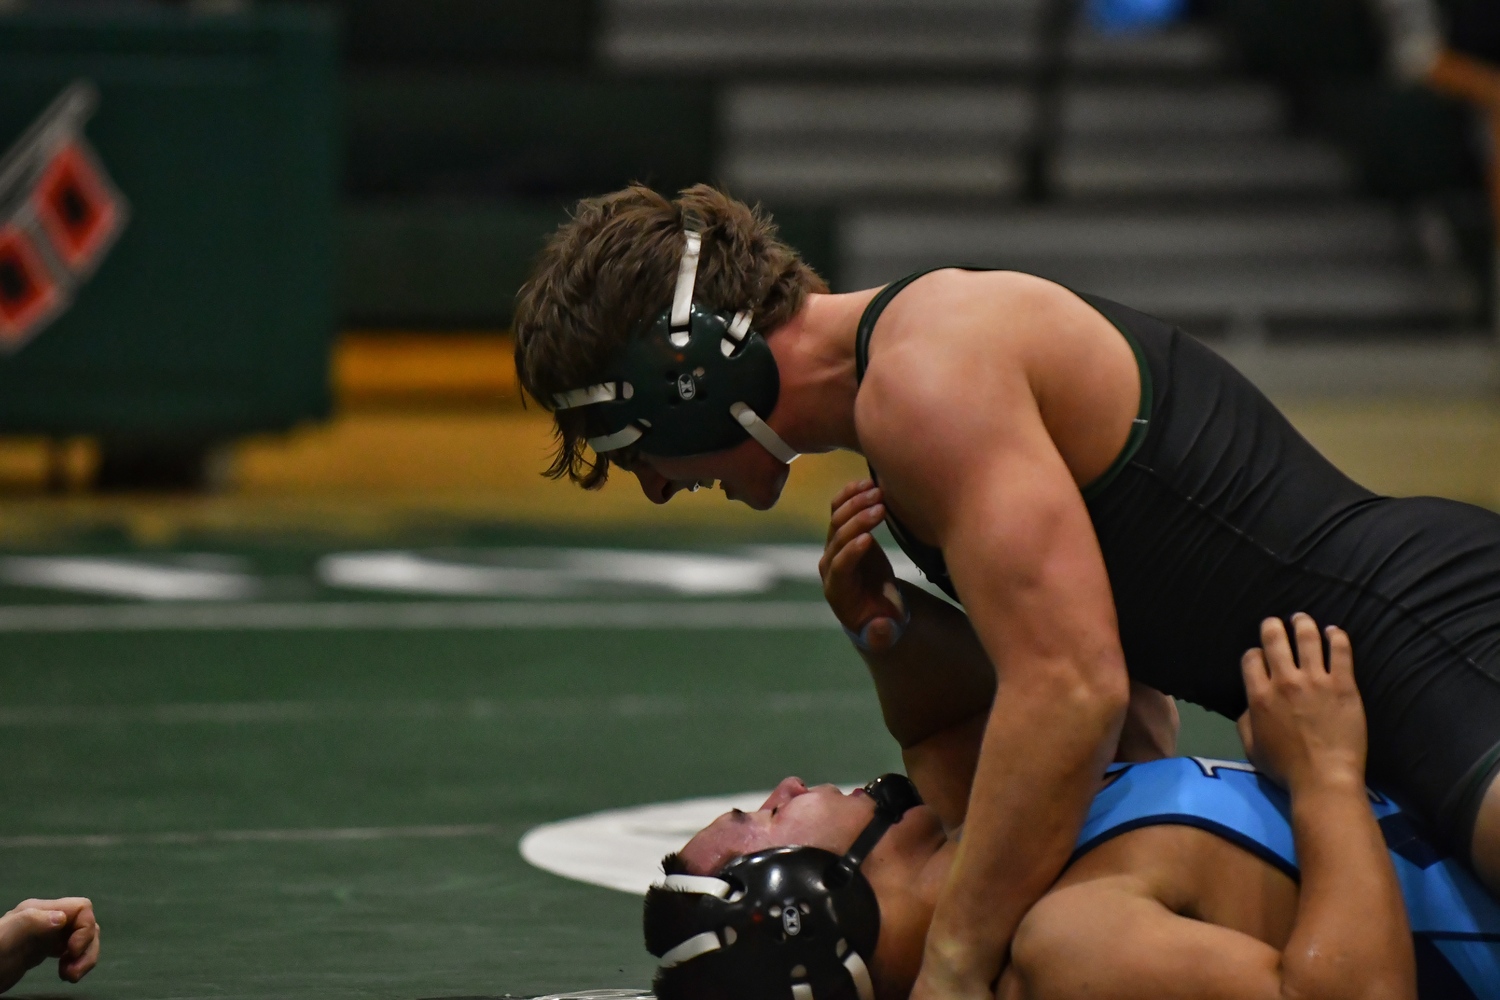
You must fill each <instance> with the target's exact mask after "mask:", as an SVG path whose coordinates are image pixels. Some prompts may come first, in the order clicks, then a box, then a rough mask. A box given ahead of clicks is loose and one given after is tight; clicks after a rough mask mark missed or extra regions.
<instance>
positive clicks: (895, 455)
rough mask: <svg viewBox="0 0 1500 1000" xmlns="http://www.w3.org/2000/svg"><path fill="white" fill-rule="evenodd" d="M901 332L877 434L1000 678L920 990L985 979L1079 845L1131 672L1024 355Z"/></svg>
mask: <svg viewBox="0 0 1500 1000" xmlns="http://www.w3.org/2000/svg"><path fill="white" fill-rule="evenodd" d="M910 344H911V342H909V341H908V342H907V345H910ZM902 346H903V345H901V344H900V343H898V344H897V346H896V348H895V349H894V350H893V351H892V354H893V355H894V356H893V357H891V358H890V360H889V362H888V364H889V367H887V368H886V369H885V371H886V372H887V373H890V374H888V375H886V376H884V377H877V371H876V366H875V365H872V368H871V372H870V376H868V377H867V380H866V384H865V385H866V388H865V389H864V390H862V392H861V400H860V406H861V411H862V415H861V418H860V421H861V422H860V427H861V442H862V443H863V444H864V445H865V447H866V450H867V454H869V455H870V457H871V458H872V460H873V462H874V463H875V465H876V466H877V467H878V468H880V469H881V472H882V476H883V478H884V480H885V485H886V490H887V493H888V494H889V495H890V496H891V497H892V498H893V500H894V498H899V500H900V507H899V510H898V513H900V514H901V515H902V518H903V520H904V521H906V522H907V523H909V524H912V523H913V522H914V521H915V525H914V526H916V527H917V528H918V530H921V531H924V532H925V533H926V534H927V535H928V536H929V537H935V538H936V539H937V540H938V541H939V542H940V543H941V545H942V548H943V552H944V555H945V558H946V559H947V562H948V568H949V571H950V573H951V575H952V578H953V580H954V583H955V585H956V587H957V589H958V591H959V593H960V594H961V595H962V596H963V598H964V605H965V608H966V609H967V611H968V614H969V619H970V621H971V623H972V625H973V628H974V630H975V632H976V634H977V635H978V637H979V639H980V641H981V643H982V645H983V647H984V649H985V651H986V653H987V654H988V656H989V659H990V661H991V662H992V663H993V664H994V666H995V673H996V678H997V683H998V688H997V694H996V697H995V700H994V704H993V707H992V708H991V710H990V714H989V718H988V722H987V725H986V727H985V733H984V739H983V743H982V745H981V749H980V753H979V757H978V762H977V769H976V772H975V780H974V785H973V790H972V792H971V795H970V799H969V807H968V814H967V824H966V827H965V836H964V840H963V843H962V845H961V846H960V849H959V852H958V856H957V860H956V863H955V865H954V867H953V871H952V874H951V876H950V878H949V881H948V883H947V885H946V887H945V889H944V891H943V893H942V896H941V897H940V900H939V903H938V907H937V911H936V913H935V915H934V918H933V922H932V926H931V930H930V932H929V934H928V938H927V948H926V953H925V957H924V960H923V972H922V977H921V978H920V979H919V981H918V987H917V991H916V994H915V995H917V996H919V997H920V996H923V995H927V996H930V995H934V994H935V993H938V992H941V993H945V994H948V995H950V996H957V995H965V996H978V995H980V994H981V993H982V992H986V991H987V990H988V988H989V984H990V983H991V982H993V980H994V977H995V976H996V975H997V974H998V972H999V970H1000V966H1001V962H1002V960H1003V958H1004V955H1005V951H1006V948H1007V947H1008V945H1009V942H1010V937H1011V935H1012V933H1014V931H1015V928H1016V925H1017V924H1018V923H1019V921H1020V918H1021V916H1022V914H1024V913H1025V912H1026V910H1027V909H1028V908H1029V907H1030V906H1031V904H1032V903H1033V902H1035V901H1036V900H1037V899H1038V898H1039V897H1040V896H1041V894H1042V893H1043V892H1044V891H1045V890H1046V889H1047V887H1048V886H1049V885H1050V884H1051V883H1052V881H1053V880H1054V879H1055V878H1056V877H1057V875H1058V873H1059V872H1060V871H1061V870H1062V866H1063V864H1064V863H1065V862H1066V860H1067V857H1068V854H1069V852H1070V851H1071V849H1072V846H1073V843H1074V839H1075V838H1076V836H1077V833H1078V830H1079V828H1080V827H1081V825H1082V822H1083V816H1084V813H1085V811H1086V809H1087V806H1088V803H1089V801H1090V798H1091V797H1092V794H1093V792H1094V789H1095V787H1096V783H1097V782H1098V781H1099V779H1100V776H1101V775H1102V773H1103V769H1104V766H1105V764H1106V763H1107V762H1108V761H1109V759H1110V758H1111V756H1112V755H1113V753H1114V750H1115V746H1116V741H1117V739H1118V737H1119V733H1120V727H1121V723H1122V720H1123V718H1124V713H1125V708H1126V703H1127V700H1128V678H1127V676H1126V673H1125V667H1124V660H1123V656H1122V654H1121V651H1120V647H1119V639H1118V635H1117V632H1116V624H1115V617H1114V606H1113V601H1112V595H1111V593H1110V588H1109V581H1108V577H1107V575H1106V573H1105V569H1104V564H1103V559H1102V556H1101V555H1100V552H1099V548H1098V543H1097V542H1096V540H1095V538H1094V534H1093V527H1092V524H1091V523H1090V521H1089V517H1088V512H1087V510H1086V509H1085V507H1084V504H1083V500H1082V497H1081V496H1080V494H1079V491H1078V487H1077V484H1076V482H1075V481H1074V479H1073V476H1072V473H1071V471H1070V469H1069V468H1068V466H1067V465H1066V463H1065V462H1064V460H1063V458H1062V456H1061V455H1060V454H1059V453H1058V450H1057V448H1056V446H1055V445H1054V444H1053V442H1052V439H1051V437H1050V435H1049V432H1048V430H1047V428H1046V426H1045V425H1044V422H1043V420H1042V416H1041V411H1040V407H1039V404H1038V402H1037V399H1036V397H1035V394H1034V393H1033V391H1032V389H1031V387H1030V384H1029V383H1028V381H1027V375H1026V372H1025V367H1024V365H1023V364H1020V363H1012V364H1003V363H998V364H997V363H996V362H995V359H994V358H992V357H985V358H975V357H967V356H965V355H964V353H963V351H962V350H960V351H958V352H956V353H955V354H954V355H953V356H950V357H946V358H943V359H940V360H937V361H934V360H933V359H932V358H931V357H930V356H928V354H926V353H924V352H922V351H921V350H920V349H919V347H920V345H918V347H910V346H908V348H907V349H908V350H912V351H915V352H916V355H915V356H912V357H906V356H903V354H902ZM888 380H889V381H888ZM955 387H962V391H963V399H964V400H965V402H963V403H962V404H961V405H956V404H955V397H954V389H955ZM867 392H868V393H870V396H869V397H866V395H865V393H867ZM867 398H868V400H869V409H868V411H865V409H864V408H865V407H866V400H867ZM977 400H982V401H983V403H982V405H978V404H977V403H975V402H974V401H977ZM975 442H982V446H976V444H975ZM912 511H919V512H921V513H922V514H923V517H922V518H920V519H913V518H911V517H908V516H907V514H908V513H909V512H912Z"/></svg>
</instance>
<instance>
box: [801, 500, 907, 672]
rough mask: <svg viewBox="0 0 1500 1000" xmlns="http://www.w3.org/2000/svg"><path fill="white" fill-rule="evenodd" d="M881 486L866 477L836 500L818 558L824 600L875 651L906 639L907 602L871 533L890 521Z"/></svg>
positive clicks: (839, 618) (844, 623) (845, 624)
mask: <svg viewBox="0 0 1500 1000" xmlns="http://www.w3.org/2000/svg"><path fill="white" fill-rule="evenodd" d="M881 501H882V497H881V493H880V487H878V486H876V485H875V483H874V481H872V480H869V479H862V480H859V481H857V482H853V483H850V484H849V485H847V486H845V487H844V488H843V489H842V490H840V491H839V492H838V495H837V496H835V497H834V498H833V504H832V516H831V517H830V519H829V522H828V541H827V543H826V544H825V545H824V547H823V557H822V558H821V559H820V560H818V574H819V575H820V576H821V577H822V578H823V596H824V597H825V598H826V599H827V601H828V606H829V607H830V608H832V609H833V613H834V615H835V616H837V617H838V620H839V621H840V622H842V623H843V625H844V627H845V628H847V629H849V630H850V631H851V632H857V633H860V634H861V635H862V636H863V637H864V641H865V642H866V644H867V645H868V646H869V647H870V650H871V651H872V652H882V651H884V650H887V649H889V648H890V647H891V646H892V645H894V643H895V641H896V639H898V638H899V637H900V631H901V629H900V622H901V620H902V619H904V618H905V617H906V603H905V601H904V600H903V599H902V597H901V591H900V590H899V589H898V588H897V587H896V574H895V573H894V572H892V570H891V561H890V560H889V559H887V558H886V556H885V552H883V551H882V550H881V548H880V543H879V542H877V541H875V536H874V535H872V534H870V532H872V531H874V530H875V528H876V527H878V526H879V525H880V523H881V522H882V521H884V520H885V504H884V503H882V502H881Z"/></svg>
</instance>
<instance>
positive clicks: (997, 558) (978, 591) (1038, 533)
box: [943, 421, 1118, 673]
mask: <svg viewBox="0 0 1500 1000" xmlns="http://www.w3.org/2000/svg"><path fill="white" fill-rule="evenodd" d="M1016 433H1017V436H1021V434H1022V432H1021V431H1020V430H1019V429H1018V430H1017V432H1016ZM1025 437H1026V439H1025V440H1022V441H1013V442H1012V443H1011V444H1010V446H1009V447H1007V448H1005V449H1004V450H1002V451H999V452H997V453H996V454H994V455H993V456H990V457H989V460H988V461H986V462H985V463H983V464H982V465H980V466H978V467H976V468H975V470H973V485H972V486H971V487H970V488H969V489H967V490H965V491H964V495H962V496H960V497H956V498H955V499H954V501H953V503H952V512H951V519H950V522H949V524H948V525H947V526H946V528H947V530H946V531H945V532H944V535H945V537H944V539H943V541H944V545H943V551H944V554H945V556H946V558H947V560H948V568H949V572H950V574H951V575H952V578H953V581H954V585H955V586H956V587H957V589H958V591H959V593H960V594H962V595H963V598H964V604H965V607H966V608H967V609H968V611H969V616H970V619H971V621H972V622H973V624H974V628H975V630H976V631H977V632H978V634H979V636H980V639H981V641H982V642H983V643H984V645H985V647H986V649H989V650H990V651H991V654H992V656H993V657H994V658H996V667H997V669H999V670H1000V671H1001V672H1002V673H1003V672H1004V670H1005V667H1006V666H1007V664H1006V663H1004V662H1000V657H1001V654H1002V652H1013V653H1014V652H1022V653H1026V654H1030V655H1033V656H1043V657H1049V656H1059V655H1060V656H1065V657H1068V658H1070V659H1076V658H1077V657H1078V656H1079V654H1093V653H1098V652H1102V651H1104V650H1106V649H1111V648H1113V647H1117V646H1118V633H1117V626H1116V620H1115V608H1114V595H1113V593H1112V591H1111V589H1110V584H1109V575H1108V573H1107V571H1106V570H1105V566H1104V557H1103V554H1102V553H1101V552H1100V549H1099V543H1098V540H1097V537H1096V536H1095V534H1094V526H1093V522H1092V521H1091V520H1090V518H1089V514H1088V509H1087V507H1085V505H1084V502H1083V497H1082V495H1081V494H1080V492H1079V490H1078V487H1077V485H1076V484H1075V483H1074V482H1073V479H1072V477H1071V475H1070V474H1069V472H1068V470H1067V467H1066V465H1064V463H1063V460H1062V457H1061V456H1060V455H1058V453H1057V450H1056V448H1055V447H1054V446H1053V445H1052V442H1051V439H1050V438H1047V437H1046V432H1045V429H1042V428H1040V426H1039V421H1038V428H1037V429H1036V430H1035V432H1034V433H1031V434H1027V435H1025Z"/></svg>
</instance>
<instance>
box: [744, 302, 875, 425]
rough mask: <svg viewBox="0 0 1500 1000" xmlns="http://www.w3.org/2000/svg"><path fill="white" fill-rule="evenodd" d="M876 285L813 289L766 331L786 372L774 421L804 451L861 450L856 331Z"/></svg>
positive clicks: (777, 362) (779, 368)
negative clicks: (827, 291) (826, 291)
mask: <svg viewBox="0 0 1500 1000" xmlns="http://www.w3.org/2000/svg"><path fill="white" fill-rule="evenodd" d="M877 291H879V289H875V288H871V289H866V290H865V291H862V292H849V293H846V294H843V295H816V294H814V295H809V296H808V297H807V301H806V302H805V303H803V306H802V308H801V309H800V310H798V311H797V314H796V315H795V316H793V317H792V318H791V319H790V320H789V321H788V322H786V323H785V324H783V325H782V326H779V327H777V328H776V329H775V330H773V331H772V332H771V333H770V335H768V336H767V337H766V343H768V344H769V345H770V346H771V353H772V354H774V355H775V356H776V367H777V369H778V371H779V373H780V376H781V395H780V397H779V398H778V399H777V402H776V409H775V412H774V413H773V414H772V418H771V421H770V423H771V425H772V427H774V428H775V430H776V432H777V433H778V434H780V435H781V436H782V437H783V438H784V439H785V440H786V442H787V444H789V445H791V446H792V447H793V448H795V449H796V450H797V451H799V452H804V453H808V454H813V453H817V452H825V451H835V450H838V449H844V450H846V451H859V436H858V434H857V433H856V431H855V428H854V398H855V396H857V395H858V393H859V381H858V379H857V378H856V377H855V372H854V336H855V332H856V330H857V329H858V327H859V318H860V316H861V314H863V312H864V309H865V306H867V305H869V303H870V300H871V299H872V298H874V297H875V293H876V292H877Z"/></svg>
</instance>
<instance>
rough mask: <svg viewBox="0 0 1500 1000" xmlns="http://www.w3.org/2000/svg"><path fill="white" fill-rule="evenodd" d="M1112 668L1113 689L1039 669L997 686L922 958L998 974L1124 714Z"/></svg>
mask: <svg viewBox="0 0 1500 1000" xmlns="http://www.w3.org/2000/svg"><path fill="white" fill-rule="evenodd" d="M1116 667H1117V669H1118V671H1119V673H1120V675H1121V678H1122V683H1121V684H1120V685H1119V690H1118V692H1115V693H1113V694H1111V693H1108V692H1105V691H1101V690H1100V689H1099V688H1097V687H1095V686H1093V685H1087V684H1078V683H1074V682H1070V681H1069V680H1067V678H1068V677H1069V672H1068V671H1066V670H1056V671H1053V670H1047V669H1041V668H1040V667H1039V669H1037V670H1035V671H1033V672H1032V673H1033V674H1034V676H1032V677H1027V676H1026V675H1025V673H1020V674H1018V675H1017V676H1016V677H1014V678H1011V677H1007V678H1006V680H1005V681H1004V682H1003V683H1002V686H1001V692H1000V695H999V696H998V697H997V698H996V699H995V705H994V708H993V709H992V710H991V714H990V718H989V723H988V726H987V728H986V731H985V736H984V741H983V744H982V746H981V750H980V757H979V763H978V769H977V772H976V774H975V778H974V786H973V790H972V792H971V795H970V800H969V808H968V814H967V821H966V824H965V827H964V835H963V840H962V842H961V844H960V846H959V851H958V855H957V858H956V859H955V862H954V865H953V869H952V871H951V873H950V875H949V878H948V882H947V885H946V886H945V888H944V891H943V894H942V896H941V898H940V899H939V902H938V906H937V910H936V913H935V914H934V916H933V921H932V925H931V929H930V931H929V933H928V938H927V952H926V954H927V958H926V961H927V962H928V963H936V964H939V965H951V966H953V967H956V968H963V969H970V970H973V969H988V970H991V973H990V974H991V975H993V974H994V973H995V972H998V971H999V968H1000V965H1001V963H1002V961H1003V959H1004V956H1005V952H1006V949H1007V947H1008V946H1009V943H1010V939H1011V936H1012V935H1013V934H1014V932H1015V929H1016V926H1017V925H1018V923H1019V922H1020V919H1021V917H1022V916H1023V915H1024V914H1025V913H1026V911H1027V910H1028V909H1029V908H1030V907H1031V905H1032V904H1033V903H1034V902H1035V901H1036V900H1037V899H1038V898H1040V897H1041V895H1042V893H1044V892H1045V891H1046V890H1047V888H1048V887H1049V886H1050V885H1051V884H1052V882H1053V881H1054V880H1055V879H1056V877H1057V875H1058V873H1059V872H1061V871H1062V868H1063V866H1064V865H1065V864H1066V863H1067V859H1068V857H1069V856H1070V854H1071V853H1072V851H1073V848H1074V842H1075V839H1076V837H1077V835H1078V830H1079V829H1080V827H1081V826H1082V824H1083V817H1084V815H1085V813H1086V812H1087V810H1088V805H1089V803H1090V801H1091V800H1092V798H1093V795H1094V793H1095V791H1096V790H1097V788H1098V782H1099V779H1100V777H1101V775H1102V774H1103V772H1104V768H1105V766H1106V764H1107V763H1108V761H1109V758H1110V756H1111V754H1112V751H1113V749H1114V746H1115V742H1116V739H1117V738H1118V736H1119V731H1120V725H1121V720H1122V718H1123V716H1124V711H1125V694H1124V689H1125V685H1124V684H1123V675H1124V668H1123V664H1117V665H1116Z"/></svg>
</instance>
